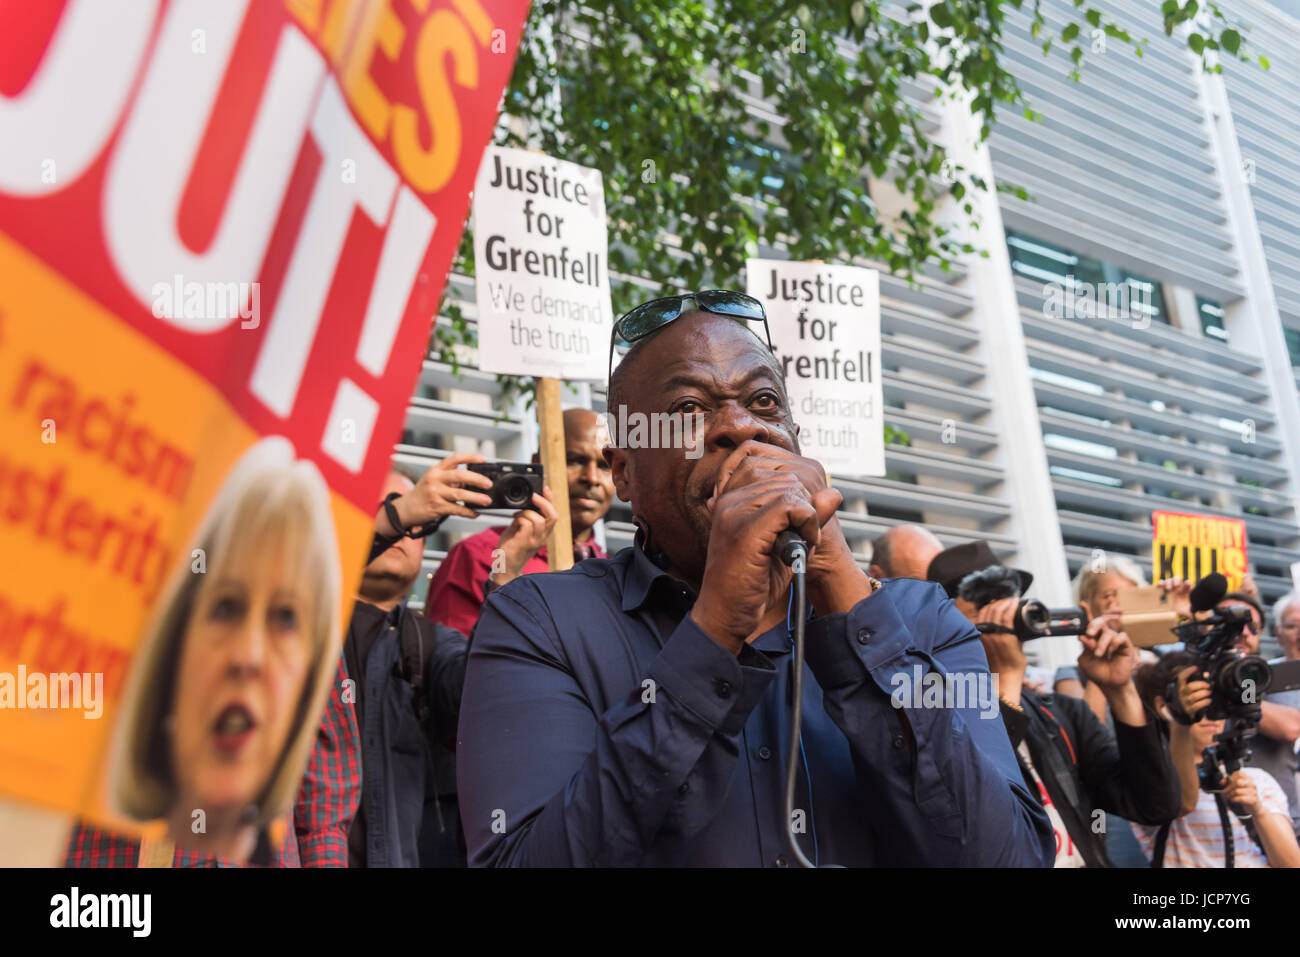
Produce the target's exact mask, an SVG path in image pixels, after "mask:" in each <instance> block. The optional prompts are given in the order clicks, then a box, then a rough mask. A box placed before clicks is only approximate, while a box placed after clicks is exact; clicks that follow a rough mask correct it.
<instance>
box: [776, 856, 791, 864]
mask: <svg viewBox="0 0 1300 957" xmlns="http://www.w3.org/2000/svg"><path fill="white" fill-rule="evenodd" d="M776 866H777V867H788V866H789V865H788V864H786V862H785V855H784V854H779V855H777V858H776Z"/></svg>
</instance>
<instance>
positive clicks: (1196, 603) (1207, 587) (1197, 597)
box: [1188, 572, 1228, 611]
mask: <svg viewBox="0 0 1300 957" xmlns="http://www.w3.org/2000/svg"><path fill="white" fill-rule="evenodd" d="M1227 593H1228V579H1226V578H1224V577H1223V576H1222V575H1220V574H1219V573H1218V572H1211V573H1210V574H1208V575H1206V576H1205V577H1204V578H1202V579H1201V580H1200V581H1199V582H1197V583H1196V587H1195V588H1193V589H1192V593H1191V595H1189V596H1188V597H1189V598H1190V599H1191V602H1192V611H1209V610H1210V609H1211V608H1213V607H1214V606H1215V605H1217V604H1218V603H1219V602H1221V601H1223V596H1224V595H1226V594H1227Z"/></svg>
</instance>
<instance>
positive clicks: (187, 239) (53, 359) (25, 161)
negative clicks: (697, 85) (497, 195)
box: [0, 0, 528, 863]
mask: <svg viewBox="0 0 1300 957" xmlns="http://www.w3.org/2000/svg"><path fill="white" fill-rule="evenodd" d="M527 7H528V5H527V0H387V2H385V0H374V2H370V0H254V2H249V0H223V2H221V3H211V2H208V0H170V2H163V0H133V2H131V3H127V4H108V3H101V2H99V0H67V2H64V3H57V2H52V3H30V4H29V3H9V4H3V5H0V143H3V144H4V146H3V148H0V277H2V279H0V408H2V409H3V411H2V412H0V562H2V563H3V570H4V574H3V576H0V800H2V801H3V803H4V804H5V805H6V807H7V808H8V809H9V810H10V813H9V814H8V815H3V816H0V821H13V820H14V819H15V815H14V814H13V813H12V810H13V808H15V807H20V806H21V805H24V804H26V805H41V806H43V807H45V808H47V809H55V810H57V811H59V812H63V813H65V814H67V815H68V816H69V817H80V818H83V819H89V820H91V821H94V822H96V823H98V824H101V825H105V826H110V827H113V828H121V829H125V830H128V831H134V832H138V831H140V830H144V831H148V830H149V828H150V827H151V826H156V822H157V821H159V820H166V819H167V818H168V817H169V816H174V814H175V806H174V805H175V804H176V802H177V801H181V800H182V797H181V796H182V795H185V796H186V799H188V800H190V801H192V802H205V803H204V806H205V807H206V806H219V805H220V804H221V802H222V801H226V802H228V803H229V802H239V801H246V800H247V799H248V798H249V796H250V795H252V796H255V797H257V798H258V801H259V802H260V803H261V804H262V805H263V807H262V810H263V812H264V813H266V812H268V811H269V810H274V811H277V812H283V810H284V809H285V808H286V807H287V806H288V803H289V802H290V800H291V798H292V787H289V788H288V789H287V790H286V789H285V787H282V786H281V785H280V784H279V783H277V782H281V781H289V782H292V781H293V779H294V774H295V773H297V774H298V775H299V776H300V775H301V768H302V766H303V764H304V762H305V760H306V757H307V753H308V750H309V749H310V745H311V743H312V740H313V732H314V728H315V726H316V724H317V723H318V722H319V715H320V709H321V706H322V703H323V701H324V700H325V696H326V694H327V692H328V690H329V685H330V683H331V682H332V681H334V679H335V674H336V669H337V665H338V660H339V651H340V648H341V642H342V629H343V625H344V622H345V621H346V618H345V614H346V611H345V610H346V609H350V608H351V599H352V596H353V594H354V591H355V587H356V583H357V581H358V580H359V576H360V572H361V568H362V565H363V564H364V561H365V558H366V555H367V552H368V548H369V543H370V539H371V535H372V523H373V516H374V514H375V512H376V508H377V500H378V489H379V488H380V486H381V484H382V481H383V477H384V474H385V472H386V470H387V467H388V463H389V457H390V454H391V451H392V448H393V444H394V442H395V441H396V440H397V438H398V436H399V434H400V431H401V428H402V422H403V419H404V416H405V409H406V404H407V400H408V397H409V396H410V394H411V391H412V389H413V387H414V383H415V378H416V376H417V374H418V370H419V367H420V362H421V360H422V358H423V356H424V355H425V350H426V347H427V342H428V338H429V334H430V332H431V323H432V320H433V317H434V315H435V311H436V308H437V304H438V301H439V299H440V296H441V293H442V288H443V284H444V282H445V278H446V274H447V270H448V267H449V265H450V263H451V259H452V256H453V255H454V253H455V250H456V247H457V244H458V242H459V239H460V233H461V228H462V224H463V223H464V221H465V215H466V210H467V205H468V196H469V191H470V189H471V187H472V185H473V181H474V176H475V174H476V172H477V169H478V165H479V160H480V157H481V155H482V152H483V149H484V147H485V146H486V144H487V142H488V140H489V138H490V135H491V131H492V128H493V125H494V123H495V121H496V116H497V107H498V104H499V102H500V99H501V94H502V90H503V89H504V87H505V84H506V82H507V80H508V78H509V74H510V69H511V65H512V62H513V58H514V52H515V50H516V48H517V46H518V42H519V37H520V31H521V30H522V29H523V24H524V19H525V15H526V12H527ZM246 621H255V622H256V623H257V624H258V627H259V628H261V629H262V630H261V631H260V632H259V635H260V637H259V638H258V639H257V640H258V641H262V642H264V648H263V647H261V646H259V647H260V648H261V650H260V651H259V653H258V662H259V664H258V666H257V667H258V677H257V680H256V681H249V682H247V683H246V684H245V685H244V686H242V687H243V690H240V691H238V692H237V693H235V692H229V691H228V683H227V681H226V679H227V672H226V671H224V670H223V668H225V665H224V664H223V661H224V659H223V658H222V652H221V649H222V648H224V647H226V645H225V644H223V643H228V642H230V641H233V640H235V639H234V638H231V637H230V636H232V635H235V634H236V633H238V634H241V635H242V634H243V632H240V631H239V628H238V627H237V626H238V625H239V624H240V623H241V622H246ZM239 640H243V639H242V638H241V639H239ZM250 640H251V639H250ZM214 736H215V737H214ZM214 740H215V741H216V743H217V746H219V747H218V750H219V751H220V757H221V760H220V761H217V762H216V763H215V764H213V763H212V762H208V764H204V763H203V761H202V760H201V756H202V755H203V754H204V753H206V752H205V749H208V750H211V749H212V746H213V741H214ZM196 755H197V756H198V757H196ZM213 767H216V769H217V770H215V771H214V770H213ZM268 806H269V807H268ZM18 817H21V815H18ZM149 822H155V824H153V825H151V824H150V823H149ZM3 827H4V825H3V824H0V829H3ZM11 830H12V825H11ZM171 837H173V838H174V839H176V841H177V843H178V844H180V843H183V835H175V834H173V835H171ZM20 839H21V835H18V834H14V833H8V834H6V833H0V863H3V862H4V860H5V851H4V849H5V848H6V847H9V848H12V847H13V846H14V842H16V841H18V840H20Z"/></svg>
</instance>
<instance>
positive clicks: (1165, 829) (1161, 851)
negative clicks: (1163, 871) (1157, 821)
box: [1151, 824, 1172, 867]
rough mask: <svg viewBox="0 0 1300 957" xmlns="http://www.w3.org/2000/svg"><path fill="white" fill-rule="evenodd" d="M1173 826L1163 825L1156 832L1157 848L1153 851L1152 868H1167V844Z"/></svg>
mask: <svg viewBox="0 0 1300 957" xmlns="http://www.w3.org/2000/svg"><path fill="white" fill-rule="evenodd" d="M1171 826H1172V824H1161V825H1160V830H1158V831H1156V846H1155V847H1154V848H1152V850H1151V866H1152V867H1164V866H1165V844H1166V843H1168V841H1169V828H1170V827H1171Z"/></svg>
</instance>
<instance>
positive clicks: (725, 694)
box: [714, 678, 731, 698]
mask: <svg viewBox="0 0 1300 957" xmlns="http://www.w3.org/2000/svg"><path fill="white" fill-rule="evenodd" d="M714 687H715V688H717V690H718V697H719V698H730V697H731V682H730V681H724V680H723V679H721V678H719V679H718V680H717V682H716V683H715V685H714Z"/></svg>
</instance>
